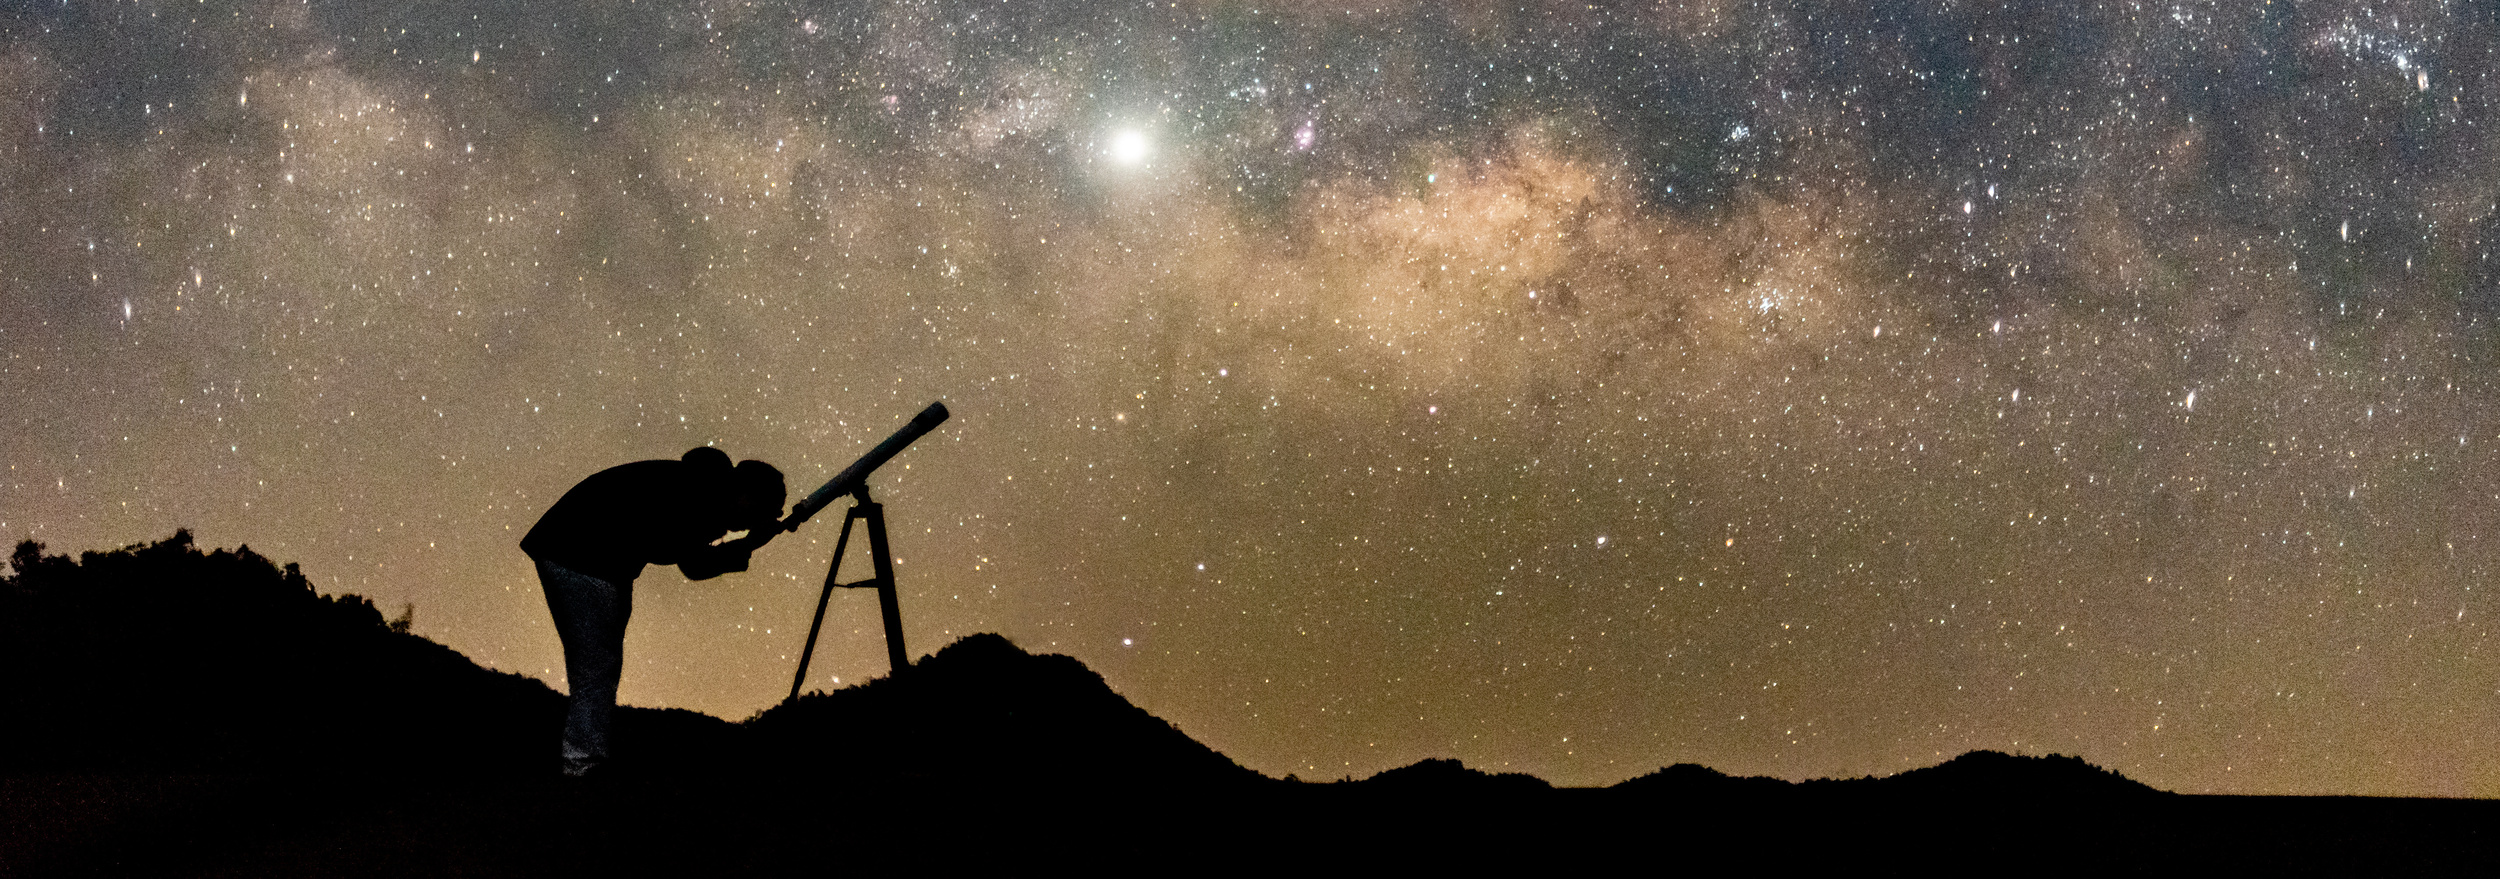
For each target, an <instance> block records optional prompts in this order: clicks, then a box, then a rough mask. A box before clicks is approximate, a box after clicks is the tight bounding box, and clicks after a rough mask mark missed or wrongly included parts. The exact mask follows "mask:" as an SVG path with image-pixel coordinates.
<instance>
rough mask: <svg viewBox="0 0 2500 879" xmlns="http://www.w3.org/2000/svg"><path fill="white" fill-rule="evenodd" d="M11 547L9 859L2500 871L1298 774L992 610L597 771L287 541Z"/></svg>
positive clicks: (523, 707)
mask: <svg viewBox="0 0 2500 879" xmlns="http://www.w3.org/2000/svg"><path fill="white" fill-rule="evenodd" d="M10 563H11V565H12V566H13V570H12V572H11V574H10V575H9V576H7V577H5V578H0V663H6V666H4V667H6V668H8V669H9V670H10V672H11V674H10V677H9V679H8V682H9V684H10V686H7V687H5V688H0V718H5V719H6V720H7V722H5V723H0V877H7V876H14V875H56V874H69V875H109V876H121V875H160V874H167V875H207V874H216V875H409V876H436V875H493V876H500V875H511V876H546V875H599V876H615V875H629V874H630V875H641V874H645V873H654V872H689V873H692V872H703V873H724V872H725V873H760V872H766V871H771V872H775V873H780V872H788V871H791V870H793V869H796V870H805V871H812V872H825V871H830V870H844V869H864V870H879V869H882V868H883V867H885V866H886V865H892V866H895V867H908V868H912V869H926V868H928V867H930V866H937V865H944V866H952V867H962V866H965V865H984V864H986V865H995V866H999V867H1004V868H1007V869H1029V868H1030V867H1031V866H1033V865H1035V864H1039V863H1073V862H1079V861H1081V862H1083V863H1086V864H1089V865H1095V864H1100V865H1106V866H1115V867H1126V868H1131V869H1139V870H1158V868H1160V869H1159V870H1158V871H1159V872H1192V873H1195V872H1210V871H1215V872H1230V871H1237V870H1246V869H1250V868H1252V867H1253V866H1254V865H1255V866H1258V867H1283V868H1289V869H1308V868H1311V867H1315V866H1317V867H1321V868H1322V869H1327V868H1335V869H1338V870H1353V869H1371V868H1387V869H1394V870H1400V871H1403V872H1416V871H1419V870H1431V869H1439V868H1444V867H1448V868H1455V869H1459V870H1466V871H1469V872H1486V871H1489V870H1492V869H1502V868H1526V869H1532V870H1547V871H1550V870H1552V869H1553V868H1556V867H1574V866H1580V865H1588V866H1600V865H1612V866H1617V867H1619V866H1621V865H1622V864H1624V863H1626V862H1627V860H1628V861H1630V862H1636V863H1637V864H1639V865H1640V866H1642V867H1643V868H1647V869H1656V870H1661V871H1667V872H1677V871H1713V870H1717V871H1724V869H1723V868H1726V867H1736V868H1739V869H1742V870H1745V871H1748V872H1760V871H1766V870H1767V871H1773V872H1831V873H1837V872H1844V871H1847V872H1857V871H1864V870H1868V869H1873V870H1877V871H1882V872H1913V871H1915V872H1920V873H1936V872H1943V873H1979V872H1986V873H1989V874H2007V873H2013V874H2030V873H2055V874H2063V873H2073V872H2116V873H2131V874H2132V873H2155V874H2190V873H2193V874H2200V875H2201V874H2206V873H2219V872H2230V873H2240V874H2246V873H2271V872H2315V873H2326V874H2330V875H2338V874H2341V875H2352V874H2377V875H2430V874H2445V875H2477V876H2480V875H2492V874H2493V873H2492V871H2493V870H2494V869H2500V802H2490V801H2437V800H2373V799H2366V798H2353V797H2342V798H2336V797H2313V798H2295V797H2191V796H2178V795H2172V794H2167V793H2162V792H2160V791H2156V790H2153V789H2151V788H2149V787H2146V786H2144V785H2142V784H2139V783H2136V782H2134V781H2131V780H2128V779H2126V778H2124V777H2121V776H2119V775H2117V774H2116V773H2112V772H2108V771H2106V770H2102V769H2099V768H2096V767H2093V766H2092V765H2090V764H2088V763H2085V762H2084V761H2082V760H2080V759H2077V758H2073V757H2061V756H2050V757H2024V756H2015V755H2007V754H1999V753H1995V752H1988V751H1977V752H1972V753H1970V754H1965V755H1963V756H1961V757H1959V758H1956V759H1954V760H1952V761H1949V762H1947V763H1944V764H1942V765H1939V766H1935V767H1930V768H1927V769H1920V770H1914V771H1910V772H1904V773H1901V774H1898V775H1894V776H1891V777H1887V778H1858V779H1841V780H1828V779H1826V780H1816V781H1808V782H1801V783H1790V782H1787V781H1783V780H1779V779H1772V778H1736V777H1730V776H1727V775H1724V774H1721V773H1719V772H1717V771H1715V770H1712V769H1709V768H1707V767H1702V766H1697V765H1693V764H1678V765H1674V766H1670V767H1667V768H1665V769H1661V770H1659V771H1658V772H1655V773H1651V774H1649V775H1645V776H1642V777H1640V778H1635V779H1632V780H1630V781H1626V782H1623V783H1622V784H1618V785H1616V786H1614V787H1611V788H1604V789H1558V788H1554V787H1552V786H1550V785H1548V784H1547V783H1546V782H1544V781H1543V780H1541V779H1538V778H1535V777H1533V776H1528V775H1521V774H1516V773H1490V772H1485V771H1481V770H1477V769H1471V768H1468V767H1466V766H1464V765H1461V764H1460V763H1459V762H1457V761H1455V760H1445V759H1434V760H1424V761H1420V762H1417V763H1415V764H1412V765H1409V766H1405V767H1400V768H1396V769H1391V770H1387V771H1384V772H1381V773H1378V774H1376V775H1374V776H1372V777H1370V778H1367V779H1363V780H1360V781H1346V782H1340V783H1328V784H1304V783H1298V782H1294V781H1290V780H1287V781H1275V780H1270V779H1267V778H1265V777H1263V776H1260V775H1258V774H1257V773H1254V772H1251V771H1249V770H1246V769H1243V768H1242V767H1240V766H1239V765H1236V764H1235V763H1234V762H1233V761H1232V760H1230V759H1228V758H1226V757H1225V756H1224V755H1222V754H1219V753H1217V752H1215V751H1214V750H1212V749H1209V748H1207V747H1206V746H1204V745H1201V744H1199V743H1197V742H1196V741H1193V740H1191V739H1190V738H1189V737H1188V736H1186V735H1184V734H1182V733H1181V732H1180V731H1179V730H1178V729H1176V728H1174V727H1173V726H1172V725H1171V724H1169V723H1166V722H1164V721H1163V720H1161V719H1158V718H1156V717H1154V716H1153V715H1150V714H1148V713H1146V712H1145V711H1144V710H1141V709H1139V708H1138V707H1136V706H1134V705H1131V704H1129V702H1128V701H1127V700H1126V699H1123V698H1122V697H1120V695H1119V694H1117V693H1115V692H1113V691H1112V690H1111V689H1110V688H1109V687H1108V686H1106V685H1105V684H1104V682H1103V680H1102V678H1101V676H1099V675H1096V674H1095V673H1093V672H1092V671H1091V670H1089V669H1087V668H1086V667H1085V666H1084V665H1083V664H1082V663H1080V662H1078V661H1077V660H1075V659H1072V658H1069V657H1066V656H1057V655H1043V656H1035V655H1031V654H1028V653H1025V652H1024V651H1023V650H1020V649H1018V648H1017V647H1016V646H1015V645H1014V644H1012V643H1010V642H1008V640H1007V639H1005V638H1002V637H999V636H997V635H976V636H973V637H970V638H966V639H964V640H962V641H959V642H957V643H955V644H953V645H950V646H948V647H946V648H945V649H943V650H940V651H938V652H937V653H936V654H935V655H931V656H924V657H922V658H921V660H920V661H919V662H918V663H916V664H915V665H914V666H913V667H912V668H911V670H910V672H909V673H907V674H905V675H903V676H901V677H899V678H890V679H879V680H874V681H870V682H868V683H866V684H862V685H859V686H854V687H850V688H846V689H843V690H840V691H837V692H832V693H815V694H810V695H807V696H805V697H802V698H800V699H798V700H796V701H794V702H791V703H787V704H783V705H779V706H775V707H774V708H772V709H770V710H767V711H764V712H761V713H759V714H757V715H756V716H754V717H752V718H749V719H748V720H746V721H745V722H742V723H734V724H733V723H728V722H725V721H722V720H720V719H718V718H714V717H710V716H707V715H703V714H698V713H695V712H691V711H683V710H673V709H672V710H652V709H637V708H628V709H625V710H623V711H621V712H620V713H619V717H618V729H617V733H616V743H615V744H616V752H617V753H616V756H617V761H616V763H615V764H614V765H613V767H612V769H613V770H614V771H612V772H610V773H609V774H607V775H606V776H605V777H599V776H594V777H592V778H590V779H567V778H561V777H558V776H557V775H556V773H555V772H554V759H553V758H554V751H555V736H556V729H557V726H558V723H559V716H560V714H561V711H562V698H561V697H560V696H559V695H558V694H556V693H555V692H554V691H552V690H550V689H549V688H548V687H547V686H546V685H544V684H541V683H540V682H538V681H536V680H532V679H529V678H524V677H520V676H517V675H511V674H503V673H497V672H491V671H487V670H485V669H482V668H479V667H478V666H477V665H475V664H473V663H471V662H469V661H468V660H467V659H466V658H464V657H462V656H460V655H459V654H458V653H456V652H453V651H452V650H450V649H448V648H445V647H443V646H441V645H438V644H435V643H432V642H430V641H427V640H425V639H423V638H420V637H417V636H415V635H413V634H410V633H408V632H406V631H405V627H404V626H397V627H395V626H393V625H392V624H391V623H389V622H387V621H385V620H384V619H383V617H382V615H381V614H380V613H378V612H376V611H375V609H374V608H373V606H372V604H371V603H370V602H368V601H366V600H365V599H362V598H358V597H355V596H352V595H351V596H338V597H327V596H322V595H320V594H318V593H316V592H315V591H314V589H313V587H312V585H311V584H309V583H307V582H306V581H305V579H304V577H303V575H302V573H301V572H299V571H297V570H295V569H294V568H293V567H292V566H287V567H283V568H282V567H279V566H277V565H275V564H272V563H271V562H270V561H269V560H268V559H265V558H262V557H261V556H259V555H257V554H254V553H252V552H251V551H250V550H248V549H236V550H232V551H227V550H218V551H214V552H202V551H200V550H199V549H198V548H196V547H194V546H193V545H192V541H191V538H190V535H189V534H187V533H177V534H175V535H174V536H173V538H171V539H169V540H166V541H163V542H160V543H155V544H150V545H144V546H134V547H130V548H126V549H121V550H116V551H112V552H104V553H85V554H83V555H81V556H80V557H79V558H77V559H75V560H73V559H70V558H67V557H64V556H50V555H45V554H43V552H42V548H41V547H40V546H38V545H36V544H33V543H23V544H20V545H19V546H18V547H17V551H16V553H15V554H14V555H13V556H12V558H11V559H10Z"/></svg>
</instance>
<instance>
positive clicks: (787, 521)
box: [781, 402, 948, 531]
mask: <svg viewBox="0 0 2500 879" xmlns="http://www.w3.org/2000/svg"><path fill="white" fill-rule="evenodd" d="M947 414H948V413H947V411H946V404H945V403H944V402H937V403H931V404H929V408H927V409H922V410H920V414H918V415H914V416H912V417H911V423H909V424H905V425H903V429H901V430H898V431H895V432H894V435H893V436H889V437H886V438H885V442H881V443H878V444H877V447H876V448H873V449H869V450H868V454H865V455H861V456H859V460H857V461H853V462H851V466H849V467H845V468H842V472H840V473H837V474H834V477H833V479H832V480H831V481H828V482H826V483H825V485H824V487H823V488H819V489H817V490H815V491H814V492H812V493H810V494H808V496H807V497H805V498H802V499H800V500H799V502H798V505H797V506H793V507H791V508H790V515H789V516H788V517H786V518H783V519H782V520H781V530H783V531H795V530H797V529H798V527H799V525H801V524H803V523H805V522H806V521H807V518H808V517H809V516H813V515H816V511H817V510H821V509H824V508H825V505H826V504H830V503H833V500H834V498H838V497H841V496H843V495H846V494H850V493H852V492H855V491H858V490H860V488H861V487H863V486H865V485H867V484H868V474H870V473H874V472H876V471H877V468H879V467H883V466H885V462H887V461H889V460H892V459H893V458H894V456H895V455H897V454H900V453H901V452H902V451H903V448H904V447H905V446H909V445H911V444H912V441H913V440H917V439H919V438H920V436H921V435H922V434H925V433H928V432H929V431H932V430H936V429H937V426H938V425H939V424H941V423H944V422H945V421H946V416H947Z"/></svg>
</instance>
